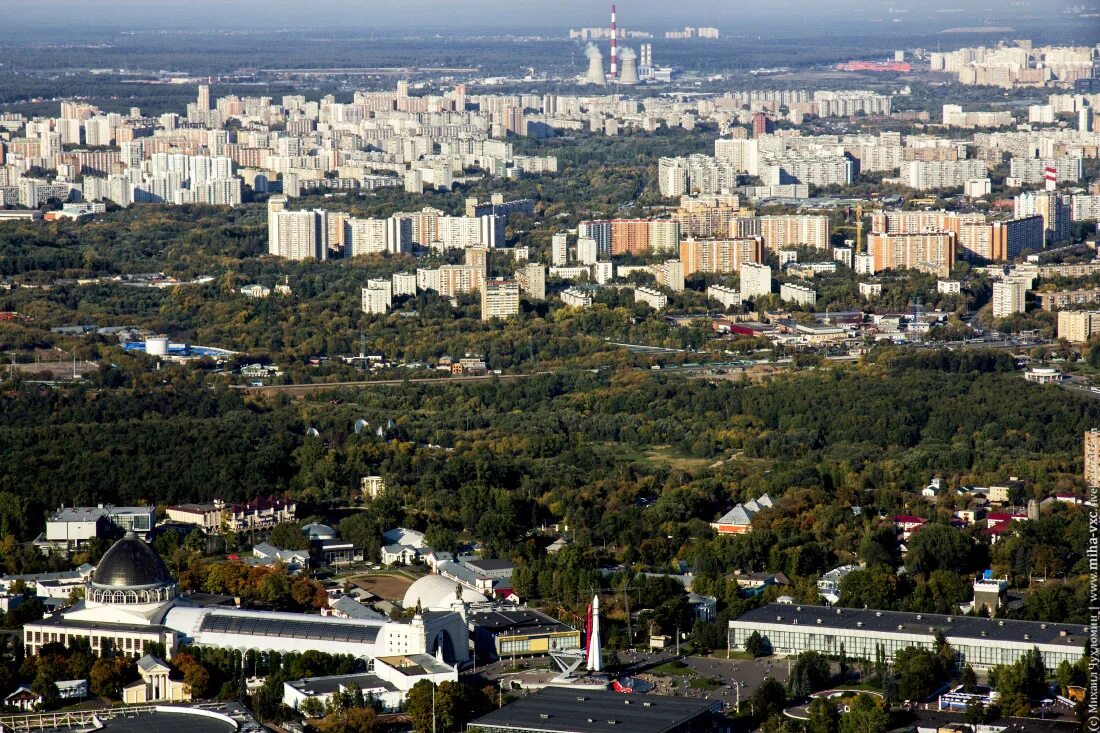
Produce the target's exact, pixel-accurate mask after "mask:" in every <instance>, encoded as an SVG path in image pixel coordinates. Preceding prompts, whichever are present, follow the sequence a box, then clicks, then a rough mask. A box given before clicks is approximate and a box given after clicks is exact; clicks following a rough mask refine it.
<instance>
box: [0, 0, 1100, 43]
mask: <svg viewBox="0 0 1100 733" xmlns="http://www.w3.org/2000/svg"><path fill="white" fill-rule="evenodd" d="M1093 1H1094V2H1095V0H1093ZM1074 4H1075V3H1074V2H1071V1H1070V0H1055V2H1050V1H1049V0H1031V1H1030V2H1025V3H1023V4H1013V5H1008V4H1004V3H994V2H990V1H989V0H961V2H953V1H952V0H926V1H921V0H888V1H879V0H816V1H815V0H771V2H768V3H761V4H748V3H746V4H740V3H738V4H734V3H727V2H714V1H713V0H681V1H680V2H677V3H675V4H670V3H668V2H665V1H664V0H661V1H660V2H658V1H657V0H623V1H622V2H618V10H619V23H620V26H622V27H625V28H637V29H639V30H650V31H660V30H668V29H672V28H674V27H679V26H683V25H714V26H718V27H719V28H720V29H721V30H722V31H723V32H724V33H729V34H732V33H737V32H738V31H739V30H740V31H741V32H749V33H751V32H758V31H760V30H763V29H764V28H763V27H760V26H762V24H763V25H767V24H769V23H771V25H770V26H767V27H768V29H771V30H775V31H776V32H777V33H783V31H784V30H787V31H792V32H794V31H796V30H797V31H798V32H806V33H812V32H813V31H814V29H815V27H820V28H821V29H822V30H823V29H824V28H825V27H827V26H828V27H835V26H837V25H843V24H850V25H852V26H857V25H859V26H862V25H865V24H866V25H869V24H874V25H875V26H876V28H877V30H878V31H879V33H880V34H882V35H895V34H898V33H906V32H914V31H917V30H920V31H922V32H927V31H928V30H929V29H935V28H936V27H937V26H940V27H942V28H948V27H953V26H960V25H962V26H969V25H980V24H983V23H990V22H996V21H1000V22H1002V23H1003V24H1011V23H1010V21H1012V20H1013V19H1030V20H1032V21H1041V20H1043V19H1047V20H1049V21H1050V22H1058V21H1059V20H1061V19H1062V18H1065V19H1067V20H1068V19H1069V17H1068V16H1064V14H1063V11H1064V10H1065V8H1067V7H1070V6H1071V5H1074ZM609 6H610V3H609V2H608V3H604V2H592V0H556V1H555V2H550V3H547V2H540V1H539V0H402V1H401V2H400V3H399V4H395V3H391V2H381V1H380V0H358V1H357V0H316V1H315V2H313V3H310V4H308V5H304V4H302V3H298V2H292V1H291V0H190V1H189V2H186V3H183V2H171V3H170V2H152V3H150V2H148V0H37V2H36V3H34V4H33V6H28V5H24V6H22V7H18V8H8V9H6V10H5V16H6V17H5V28H4V31H3V32H9V33H18V32H25V31H27V30H34V31H35V32H37V33H40V34H42V35H46V36H49V35H55V36H56V35H63V34H66V33H79V34H86V33H92V32H95V31H97V30H105V31H109V32H119V31H126V30H134V31H142V30H158V29H160V30H179V31H203V30H206V31H214V32H216V31H220V30H244V29H253V30H276V29H283V28H295V29H310V30H318V29H325V28H330V29H332V30H338V31H352V32H364V31H365V32H370V31H372V30H373V31H377V32H379V33H391V34H392V33H393V32H395V31H402V32H408V33H436V32H446V31H454V32H461V33H465V34H469V33H471V32H476V31H478V30H485V31H487V32H500V31H501V30H510V31H514V32H528V33H561V32H564V31H565V30H566V29H568V28H570V27H573V28H578V27H584V26H597V25H605V24H606V23H607V19H608V8H609ZM1060 16H1061V17H1060ZM779 20H781V21H783V23H784V25H781V26H776V25H774V22H775V21H779ZM1029 27H1030V24H1029ZM1019 30H1021V31H1023V30H1024V28H1020V29H1019ZM1083 30H1084V31H1085V35H1093V36H1100V23H1094V24H1093V27H1092V28H1091V29H1088V28H1086V29H1083Z"/></svg>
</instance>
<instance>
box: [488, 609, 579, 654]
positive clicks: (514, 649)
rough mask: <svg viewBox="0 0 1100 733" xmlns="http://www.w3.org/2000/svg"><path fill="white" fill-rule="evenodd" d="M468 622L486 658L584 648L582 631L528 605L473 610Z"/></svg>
mask: <svg viewBox="0 0 1100 733" xmlns="http://www.w3.org/2000/svg"><path fill="white" fill-rule="evenodd" d="M467 621H468V623H469V627H470V638H471V640H472V641H473V643H474V650H475V652H476V654H477V658H478V659H479V660H483V661H491V660H494V659H503V658H507V657H512V656H517V657H519V656H529V655H533V654H549V653H550V652H555V651H560V650H563V649H580V648H581V632H580V631H579V630H577V629H575V628H573V627H572V626H569V625H568V624H564V623H562V622H560V621H558V620H557V619H554V618H551V617H550V616H547V615H546V614H544V613H540V612H539V611H535V610H532V609H529V608H516V609H508V608H500V609H485V610H471V611H470V613H469V615H468V617H467Z"/></svg>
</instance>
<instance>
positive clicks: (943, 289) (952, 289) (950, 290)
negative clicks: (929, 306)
mask: <svg viewBox="0 0 1100 733" xmlns="http://www.w3.org/2000/svg"><path fill="white" fill-rule="evenodd" d="M936 292H937V293H943V294H946V295H958V294H959V293H961V292H962V283H961V282H959V281H958V280H937V281H936Z"/></svg>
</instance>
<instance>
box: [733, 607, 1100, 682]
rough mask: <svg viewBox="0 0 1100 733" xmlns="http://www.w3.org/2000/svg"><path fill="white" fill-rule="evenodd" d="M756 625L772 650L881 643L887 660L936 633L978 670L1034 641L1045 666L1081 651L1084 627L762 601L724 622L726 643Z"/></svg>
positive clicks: (834, 649)
mask: <svg viewBox="0 0 1100 733" xmlns="http://www.w3.org/2000/svg"><path fill="white" fill-rule="evenodd" d="M753 632H756V633H757V634H759V635H760V637H761V638H762V639H763V641H764V644H765V646H766V648H768V649H769V650H771V651H772V652H774V653H777V654H788V655H797V654H801V653H802V652H804V651H816V652H819V653H821V654H824V655H825V656H829V657H833V656H838V655H839V654H840V650H841V647H843V648H844V653H845V654H846V655H847V656H848V658H849V659H866V660H873V659H875V655H876V654H877V653H878V651H879V649H881V650H882V651H883V652H884V653H885V654H886V658H887V660H891V659H893V658H894V657H895V656H896V655H897V653H898V652H899V651H901V650H902V649H906V648H908V647H918V648H923V649H928V650H935V648H936V634H937V633H942V634H943V635H944V637H945V638H946V639H947V643H948V644H950V645H951V648H952V649H954V651H955V655H956V661H957V664H959V665H963V664H969V665H970V666H972V667H974V669H978V670H986V669H991V668H992V667H994V666H996V665H1002V664H1003V665H1007V664H1013V663H1015V662H1016V661H1017V660H1018V659H1019V658H1020V657H1022V656H1023V655H1024V654H1025V653H1027V652H1029V651H1031V650H1032V649H1034V648H1037V649H1038V650H1039V653H1040V654H1041V655H1042V657H1043V664H1044V665H1045V666H1046V668H1047V669H1055V668H1057V667H1058V665H1059V664H1061V663H1062V662H1068V663H1070V664H1074V663H1075V662H1076V661H1077V660H1079V659H1080V658H1081V655H1082V654H1083V653H1084V650H1085V640H1086V638H1087V637H1088V627H1087V626H1082V625H1080V624H1065V623H1048V622H1039V621H1015V620H1010V619H990V618H982V617H980V616H964V615H958V616H945V615H940V614H929V613H908V612H903V611H878V610H873V609H854V608H823V607H821V606H797V605H787V604H778V603H769V604H767V605H765V606H761V607H760V608H756V609H753V610H751V611H749V612H747V613H745V614H742V615H741V616H740V617H738V618H736V619H733V620H731V621H730V622H729V647H730V649H743V648H744V644H745V640H746V639H747V638H748V637H749V636H750V635H751V634H752V633H753Z"/></svg>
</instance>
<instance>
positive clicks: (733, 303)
mask: <svg viewBox="0 0 1100 733" xmlns="http://www.w3.org/2000/svg"><path fill="white" fill-rule="evenodd" d="M707 297H708V298H710V299H711V300H717V301H718V302H719V303H721V304H722V307H723V308H730V307H734V308H737V307H740V305H741V293H739V292H737V291H736V290H734V289H733V288H730V287H726V286H725V285H711V286H709V287H708V288H707Z"/></svg>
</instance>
